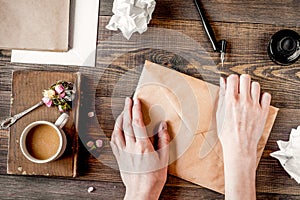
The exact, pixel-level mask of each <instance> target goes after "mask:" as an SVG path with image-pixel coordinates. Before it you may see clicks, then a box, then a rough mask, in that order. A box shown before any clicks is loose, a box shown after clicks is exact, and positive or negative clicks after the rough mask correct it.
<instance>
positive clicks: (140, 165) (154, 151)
mask: <svg viewBox="0 0 300 200" xmlns="http://www.w3.org/2000/svg"><path fill="white" fill-rule="evenodd" d="M132 104H133V105H132ZM157 136H158V141H157V145H156V146H153V144H152V143H151V140H150V139H149V137H148V134H147V131H146V127H145V125H144V121H143V116H142V110H141V103H140V101H139V100H138V99H135V100H134V103H133V102H132V100H131V99H130V98H126V101H125V107H124V111H123V112H122V113H121V115H120V116H119V117H118V118H117V120H116V123H115V127H114V131H113V133H112V138H111V143H110V144H111V147H112V150H113V153H114V155H115V157H116V159H117V162H118V165H119V169H120V173H121V178H122V180H123V182H124V184H125V187H126V194H125V198H124V199H158V198H159V195H160V193H161V191H162V189H163V186H164V184H165V182H166V179H167V166H168V161H169V145H168V144H169V141H170V137H169V134H168V131H167V124H166V122H162V123H161V124H160V126H159V128H158V133H157Z"/></svg>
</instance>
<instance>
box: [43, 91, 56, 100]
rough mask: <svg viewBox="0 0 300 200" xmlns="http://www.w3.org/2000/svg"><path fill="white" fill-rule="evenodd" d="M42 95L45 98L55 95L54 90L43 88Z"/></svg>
mask: <svg viewBox="0 0 300 200" xmlns="http://www.w3.org/2000/svg"><path fill="white" fill-rule="evenodd" d="M43 96H44V97H47V98H49V99H52V98H54V96H55V91H54V90H51V89H49V90H44V92H43Z"/></svg>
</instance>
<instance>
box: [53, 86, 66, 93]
mask: <svg viewBox="0 0 300 200" xmlns="http://www.w3.org/2000/svg"><path fill="white" fill-rule="evenodd" d="M54 89H55V91H56V92H57V93H58V94H61V93H62V92H63V91H65V88H64V86H62V84H59V85H56V86H55V88H54Z"/></svg>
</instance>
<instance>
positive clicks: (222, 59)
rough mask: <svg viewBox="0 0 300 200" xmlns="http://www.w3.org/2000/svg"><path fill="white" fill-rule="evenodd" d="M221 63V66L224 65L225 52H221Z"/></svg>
mask: <svg viewBox="0 0 300 200" xmlns="http://www.w3.org/2000/svg"><path fill="white" fill-rule="evenodd" d="M220 59H221V64H222V67H224V60H225V52H221V57H220Z"/></svg>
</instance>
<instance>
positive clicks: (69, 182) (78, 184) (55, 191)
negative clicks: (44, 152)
mask: <svg viewBox="0 0 300 200" xmlns="http://www.w3.org/2000/svg"><path fill="white" fill-rule="evenodd" d="M0 183H1V186H2V187H1V193H0V199H3V200H4V199H80V198H82V199H105V200H106V199H114V200H118V199H123V197H124V194H125V187H124V185H123V184H122V183H115V182H105V181H101V180H98V181H82V180H77V179H57V178H56V179H54V178H42V177H16V176H3V175H0ZM89 187H93V188H94V191H93V192H91V193H88V191H87V189H88V188H89ZM159 199H161V200H163V199H167V200H177V199H178V200H179V199H180V200H182V199H183V200H185V199H186V200H189V199H214V200H216V199H224V196H223V195H220V194H218V193H215V192H213V191H209V190H206V189H203V188H199V187H198V188H190V187H185V188H183V187H174V186H169V185H168V184H166V185H165V187H164V189H163V191H162V193H161V196H160V198H159ZM257 199H258V200H268V199H270V200H271V199H282V200H288V199H294V200H297V199H300V197H299V196H296V195H284V194H276V193H274V194H273V195H272V196H270V194H266V193H257Z"/></svg>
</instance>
